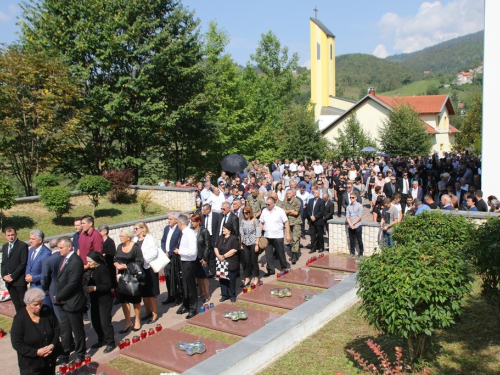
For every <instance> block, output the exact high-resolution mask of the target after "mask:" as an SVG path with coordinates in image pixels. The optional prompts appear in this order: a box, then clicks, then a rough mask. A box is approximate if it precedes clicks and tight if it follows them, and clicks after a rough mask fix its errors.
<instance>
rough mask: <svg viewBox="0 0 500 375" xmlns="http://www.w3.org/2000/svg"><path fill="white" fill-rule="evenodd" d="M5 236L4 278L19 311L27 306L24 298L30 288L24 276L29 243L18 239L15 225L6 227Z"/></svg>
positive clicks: (3, 247)
mask: <svg viewBox="0 0 500 375" xmlns="http://www.w3.org/2000/svg"><path fill="white" fill-rule="evenodd" d="M5 238H6V239H7V243H6V244H4V245H3V246H2V278H3V280H4V281H5V286H6V287H7V290H8V291H9V294H10V298H12V302H13V303H14V307H15V308H16V313H17V312H19V310H21V309H22V308H23V307H24V306H25V304H24V302H23V298H24V293H26V290H28V283H27V282H26V280H25V278H24V272H25V271H26V263H27V262H28V245H27V244H26V243H24V242H23V241H19V240H18V238H17V232H16V230H15V229H14V228H13V227H7V228H5Z"/></svg>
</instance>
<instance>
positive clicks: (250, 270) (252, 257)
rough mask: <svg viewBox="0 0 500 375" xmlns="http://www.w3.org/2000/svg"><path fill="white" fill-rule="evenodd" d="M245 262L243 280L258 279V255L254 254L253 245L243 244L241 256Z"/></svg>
mask: <svg viewBox="0 0 500 375" xmlns="http://www.w3.org/2000/svg"><path fill="white" fill-rule="evenodd" d="M241 259H244V262H245V278H250V277H259V253H258V252H257V253H256V252H255V245H245V244H243V256H242V257H241Z"/></svg>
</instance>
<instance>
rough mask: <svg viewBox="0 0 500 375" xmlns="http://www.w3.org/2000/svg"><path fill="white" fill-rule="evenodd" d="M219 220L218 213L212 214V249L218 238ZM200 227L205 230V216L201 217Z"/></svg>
mask: <svg viewBox="0 0 500 375" xmlns="http://www.w3.org/2000/svg"><path fill="white" fill-rule="evenodd" d="M219 219H220V214H219V213H218V212H212V247H215V244H216V243H217V238H218V237H219V227H218V225H219ZM201 226H202V228H205V215H201ZM207 229H208V228H207Z"/></svg>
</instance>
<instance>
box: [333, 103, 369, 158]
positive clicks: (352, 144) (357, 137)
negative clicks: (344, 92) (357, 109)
mask: <svg viewBox="0 0 500 375" xmlns="http://www.w3.org/2000/svg"><path fill="white" fill-rule="evenodd" d="M367 146H372V147H376V143H375V141H374V140H373V139H372V138H371V137H370V135H369V134H367V133H366V132H365V131H364V129H363V126H362V125H361V124H360V122H359V120H358V118H357V116H356V113H354V112H353V113H352V114H351V115H350V116H349V118H348V119H347V121H346V125H345V127H344V128H343V129H339V135H338V136H337V137H336V138H335V139H334V141H333V149H334V153H335V154H336V155H337V157H339V158H340V157H342V158H360V157H362V156H363V155H364V154H363V153H362V152H361V150H362V149H363V148H364V147H367Z"/></svg>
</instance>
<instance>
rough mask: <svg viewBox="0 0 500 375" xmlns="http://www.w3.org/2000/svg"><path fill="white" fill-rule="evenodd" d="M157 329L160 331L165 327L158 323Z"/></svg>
mask: <svg viewBox="0 0 500 375" xmlns="http://www.w3.org/2000/svg"><path fill="white" fill-rule="evenodd" d="M155 329H156V332H160V331H161V330H162V329H163V327H162V326H161V324H160V323H158V324H157V325H156V327H155Z"/></svg>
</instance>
